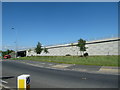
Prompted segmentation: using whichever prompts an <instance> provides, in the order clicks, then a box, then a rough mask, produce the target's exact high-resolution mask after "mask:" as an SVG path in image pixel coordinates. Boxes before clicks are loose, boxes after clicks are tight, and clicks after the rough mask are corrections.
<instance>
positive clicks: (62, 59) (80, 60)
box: [16, 56, 118, 66]
mask: <svg viewBox="0 0 120 90" xmlns="http://www.w3.org/2000/svg"><path fill="white" fill-rule="evenodd" d="M16 60H32V61H44V62H55V63H65V64H80V65H99V66H118V56H88V57H78V56H30V57H20V58H17V59H16Z"/></svg>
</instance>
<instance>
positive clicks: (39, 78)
mask: <svg viewBox="0 0 120 90" xmlns="http://www.w3.org/2000/svg"><path fill="white" fill-rule="evenodd" d="M21 74H30V76H31V77H30V78H31V83H30V84H31V88H118V76H117V75H105V74H92V73H85V72H76V71H63V70H55V69H47V68H40V67H35V66H31V65H27V64H23V63H20V62H16V61H2V80H3V81H2V82H3V85H6V86H9V87H11V88H16V86H17V84H16V83H17V76H19V75H21Z"/></svg>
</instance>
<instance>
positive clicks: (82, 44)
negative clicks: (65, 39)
mask: <svg viewBox="0 0 120 90" xmlns="http://www.w3.org/2000/svg"><path fill="white" fill-rule="evenodd" d="M85 45H86V41H85V40H83V39H79V40H78V44H77V46H78V47H79V48H80V52H81V55H82V56H83V55H84V51H86V49H87V47H85Z"/></svg>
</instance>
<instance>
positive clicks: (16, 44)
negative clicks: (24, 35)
mask: <svg viewBox="0 0 120 90" xmlns="http://www.w3.org/2000/svg"><path fill="white" fill-rule="evenodd" d="M11 29H12V30H14V29H15V28H11ZM15 38H16V40H15V58H17V30H16V36H15Z"/></svg>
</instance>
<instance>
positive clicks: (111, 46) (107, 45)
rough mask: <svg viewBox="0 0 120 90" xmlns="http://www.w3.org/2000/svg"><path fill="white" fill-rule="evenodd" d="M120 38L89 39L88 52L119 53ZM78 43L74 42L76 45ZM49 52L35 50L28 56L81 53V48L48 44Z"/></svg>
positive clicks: (99, 53) (93, 53) (94, 53)
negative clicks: (37, 52) (39, 52)
mask: <svg viewBox="0 0 120 90" xmlns="http://www.w3.org/2000/svg"><path fill="white" fill-rule="evenodd" d="M119 42H120V39H119V38H110V39H104V40H96V41H88V42H86V43H87V44H86V47H88V49H87V50H86V52H87V53H88V54H89V55H118V43H119ZM76 44H77V43H74V45H76ZM46 48H48V52H49V53H44V52H42V53H41V54H36V53H35V50H34V49H33V50H32V51H30V52H28V50H27V53H26V54H27V56H65V55H67V54H70V55H74V56H75V55H81V53H80V51H79V48H78V47H77V46H71V44H63V45H55V46H48V47H46Z"/></svg>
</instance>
